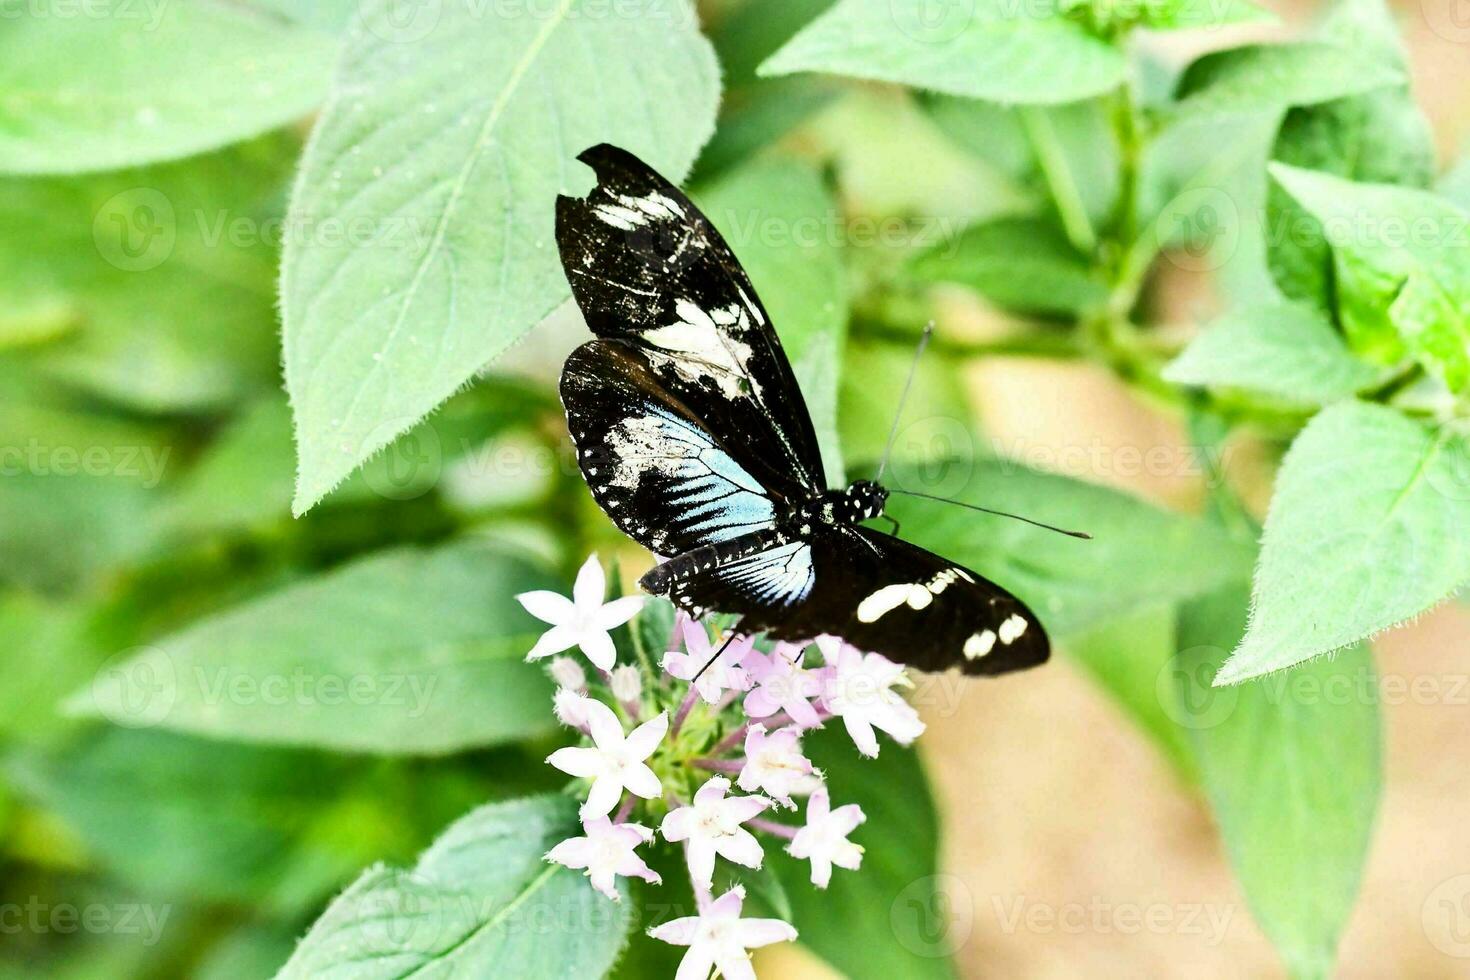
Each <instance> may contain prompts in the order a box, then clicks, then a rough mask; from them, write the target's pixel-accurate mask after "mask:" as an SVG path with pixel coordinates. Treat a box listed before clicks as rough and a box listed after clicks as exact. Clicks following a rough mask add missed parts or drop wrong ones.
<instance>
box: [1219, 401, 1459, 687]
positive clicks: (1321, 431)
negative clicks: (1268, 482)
mask: <svg viewBox="0 0 1470 980" xmlns="http://www.w3.org/2000/svg"><path fill="white" fill-rule="evenodd" d="M1467 522H1470V448H1467V446H1466V444H1465V442H1464V441H1463V440H1462V439H1461V438H1460V437H1458V436H1456V435H1454V434H1453V433H1451V432H1449V431H1447V430H1446V431H1441V432H1438V433H1436V432H1431V431H1429V430H1428V429H1426V428H1425V427H1424V426H1423V425H1421V424H1420V423H1419V422H1416V421H1412V420H1410V419H1406V418H1404V417H1403V416H1401V415H1399V414H1398V413H1397V412H1395V411H1393V410H1392V409H1388V408H1384V407H1382V406H1378V405H1369V404H1364V403H1360V402H1344V403H1341V404H1338V405H1335V406H1333V407H1331V408H1328V409H1326V410H1324V411H1323V412H1321V413H1320V414H1318V415H1317V416H1316V417H1315V418H1314V419H1313V420H1312V421H1311V423H1310V424H1308V426H1307V427H1306V429H1304V430H1303V431H1302V433H1301V434H1300V435H1299V436H1297V439H1296V442H1294V443H1293V444H1292V447H1291V449H1290V451H1289V452H1288V453H1287V454H1286V458H1285V460H1284V461H1283V462H1282V466H1281V472H1280V474H1279V475H1278V477H1277V480H1276V492H1275V495H1274V496H1273V497H1272V500H1271V510H1270V513H1269V515H1268V517H1267V519H1266V530H1265V535H1264V538H1263V539H1262V547H1261V557H1260V562H1259V564H1258V565H1257V567H1256V573H1255V581H1254V587H1253V591H1252V599H1251V602H1252V615H1251V622H1250V628H1249V629H1248V630H1247V631H1246V634H1245V639H1244V640H1242V641H1241V644H1240V646H1239V648H1237V649H1236V651H1235V653H1234V655H1233V656H1231V658H1230V661H1229V662H1228V663H1227V664H1226V665H1225V667H1224V668H1223V669H1222V670H1221V671H1220V673H1219V675H1218V676H1217V677H1216V679H1215V680H1216V683H1220V684H1231V683H1235V682H1237V681H1242V680H1245V679H1246V678H1250V677H1256V676H1258V675H1260V674H1265V673H1269V672H1270V671H1273V670H1280V669H1282V668H1284V667H1290V666H1292V665H1293V664H1298V663H1301V662H1302V661H1304V660H1307V659H1310V658H1311V657H1315V656H1317V655H1319V654H1323V653H1328V652H1331V651H1333V650H1338V649H1341V648H1343V647H1345V646H1348V645H1349V644H1352V643H1356V642H1358V641H1359V640H1362V639H1364V638H1365V637H1368V636H1371V635H1373V634H1375V633H1377V632H1379V631H1381V630H1385V629H1388V628H1389V627H1391V626H1394V625H1396V624H1398V623H1401V622H1403V621H1404V620H1406V619H1408V618H1410V617H1411V616H1416V615H1418V614H1419V613H1421V612H1423V611H1424V610H1426V609H1428V608H1430V607H1431V606H1433V605H1434V604H1435V603H1436V602H1439V601H1440V600H1441V599H1443V598H1445V597H1446V596H1448V595H1449V594H1450V593H1452V592H1454V591H1455V590H1456V589H1458V588H1459V587H1460V586H1461V585H1463V584H1464V583H1465V582H1466V581H1470V549H1466V548H1465V547H1464V529H1465V528H1466V527H1467V526H1470V524H1467Z"/></svg>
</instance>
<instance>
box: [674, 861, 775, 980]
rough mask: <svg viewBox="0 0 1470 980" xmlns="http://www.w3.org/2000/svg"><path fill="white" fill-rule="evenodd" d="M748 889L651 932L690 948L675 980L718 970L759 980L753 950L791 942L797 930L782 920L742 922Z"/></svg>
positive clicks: (730, 979) (731, 978)
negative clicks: (753, 960)
mask: <svg viewBox="0 0 1470 980" xmlns="http://www.w3.org/2000/svg"><path fill="white" fill-rule="evenodd" d="M744 905H745V889H744V888H742V887H740V886H739V885H737V886H735V887H734V888H732V889H730V890H729V891H727V892H725V894H723V895H721V896H720V897H719V898H717V899H715V900H714V901H713V902H710V903H709V905H708V906H707V907H705V908H704V909H701V910H700V913H699V915H698V916H688V917H686V918H682V919H674V920H672V921H670V922H665V923H664V924H663V925H661V926H655V927H653V928H652V929H650V930H648V934H649V935H650V936H652V937H653V938H654V939H658V940H661V941H663V942H666V943H670V944H672V945H674V946H688V947H689V951H688V952H687V953H685V954H684V958H683V959H682V960H680V961H679V969H678V971H677V972H676V973H675V974H674V980H706V978H707V977H708V976H709V975H710V971H711V970H714V969H718V970H719V971H720V976H721V977H722V978H724V980H755V969H754V967H752V966H751V965H750V953H749V952H748V951H749V950H752V949H758V948H760V947H761V946H769V945H771V944H772V943H789V942H791V941H792V940H794V939H795V938H796V930H795V929H794V928H792V927H791V925H790V924H789V923H786V922H782V921H781V920H780V919H742V918H741V917H740V911H741V909H742V907H743V906H744Z"/></svg>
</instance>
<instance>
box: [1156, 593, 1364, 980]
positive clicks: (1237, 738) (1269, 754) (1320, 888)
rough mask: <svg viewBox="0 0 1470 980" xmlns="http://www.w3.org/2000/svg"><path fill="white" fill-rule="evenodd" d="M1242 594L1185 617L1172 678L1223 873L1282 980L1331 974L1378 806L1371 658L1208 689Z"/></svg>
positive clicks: (1349, 654)
mask: <svg viewBox="0 0 1470 980" xmlns="http://www.w3.org/2000/svg"><path fill="white" fill-rule="evenodd" d="M1245 619H1246V589H1245V586H1244V584H1241V585H1240V586H1238V587H1236V588H1231V589H1226V590H1223V591H1222V592H1220V593H1218V594H1216V595H1214V596H1210V597H1208V598H1206V599H1202V600H1199V601H1197V602H1194V603H1190V604H1188V605H1186V606H1185V607H1184V610H1183V612H1182V614H1181V617H1180V622H1179V646H1180V650H1181V652H1180V654H1179V657H1178V660H1177V661H1176V665H1177V668H1178V669H1177V670H1176V671H1175V675H1174V676H1175V679H1176V682H1177V684H1178V685H1179V687H1178V693H1179V697H1180V699H1181V701H1182V702H1183V703H1185V704H1187V705H1192V706H1195V707H1196V708H1198V709H1199V710H1198V713H1197V714H1195V715H1194V716H1193V717H1192V720H1190V721H1189V722H1188V723H1187V727H1188V728H1189V730H1190V736H1191V738H1190V744H1191V746H1192V748H1193V751H1194V756H1195V759H1196V762H1197V764H1198V766H1199V770H1200V773H1201V776H1202V780H1203V783H1204V786H1205V790H1206V792H1207V793H1208V795H1209V798H1210V805H1211V809H1212V810H1213V811H1214V814H1215V818H1216V820H1218V821H1219V824H1220V831H1221V834H1222V835H1223V836H1224V838H1225V847H1226V850H1227V851H1228V853H1229V855H1230V864H1231V867H1232V868H1233V869H1234V871H1235V875H1236V877H1237V878H1238V879H1239V881H1240V885H1241V888H1242V890H1243V891H1244V892H1245V895H1246V898H1247V900H1248V901H1249V902H1250V907H1251V911H1252V913H1253V914H1254V916H1255V919H1256V921H1257V922H1258V923H1259V924H1260V926H1261V929H1262V931H1264V932H1265V933H1266V935H1267V936H1269V937H1270V939H1271V942H1272V943H1273V944H1274V945H1275V947H1276V949H1277V951H1278V952H1279V953H1280V954H1281V957H1282V959H1283V960H1284V961H1285V962H1286V965H1287V967H1288V969H1289V970H1290V971H1291V974H1292V976H1294V977H1298V978H1318V977H1326V976H1328V975H1330V974H1331V972H1332V967H1333V961H1334V959H1335V957H1336V951H1337V943H1338V938H1339V936H1340V935H1341V933H1342V930H1343V927H1344V926H1345V925H1346V924H1347V919H1348V915H1349V913H1350V912H1351V911H1352V908H1353V903H1354V899H1355V897H1356V895H1357V891H1358V883H1359V881H1360V880H1361V878H1362V874H1363V865H1364V862H1365V860H1366V858H1367V852H1368V843H1369V840H1370V839H1371V835H1372V830H1373V820H1374V815H1375V812H1376V811H1377V809H1378V800H1379V797H1380V796H1381V795H1382V776H1381V769H1382V747H1381V738H1380V734H1379V727H1380V723H1379V717H1378V714H1379V712H1378V696H1377V694H1378V692H1377V688H1376V680H1377V678H1376V675H1375V673H1374V670H1373V660H1372V657H1371V656H1370V655H1369V652H1368V650H1367V648H1366V647H1364V646H1361V645H1358V646H1353V647H1351V648H1349V649H1347V650H1345V651H1343V653H1342V654H1341V655H1340V656H1338V657H1336V658H1333V659H1331V660H1328V659H1322V660H1318V661H1316V662H1314V663H1312V664H1309V665H1306V666H1303V667H1300V668H1297V669H1295V670H1291V671H1288V672H1286V673H1283V674H1279V675H1276V676H1274V677H1270V678H1264V679H1262V680H1259V681H1256V682H1253V683H1250V684H1245V685H1242V686H1240V687H1238V688H1230V689H1229V690H1228V691H1211V690H1210V688H1209V687H1208V684H1209V680H1208V678H1209V675H1210V673H1211V672H1213V671H1214V670H1216V669H1217V668H1218V667H1219V665H1220V663H1221V662H1222V661H1223V659H1224V657H1225V651H1227V650H1229V649H1230V648H1231V647H1232V646H1233V645H1234V644H1235V643H1236V641H1237V640H1238V639H1239V638H1240V635H1241V632H1242V631H1243V629H1244V627H1245Z"/></svg>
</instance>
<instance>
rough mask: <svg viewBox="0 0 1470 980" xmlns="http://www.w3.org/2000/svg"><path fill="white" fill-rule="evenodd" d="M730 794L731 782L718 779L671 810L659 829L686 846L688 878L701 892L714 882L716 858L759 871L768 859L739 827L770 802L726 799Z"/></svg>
mask: <svg viewBox="0 0 1470 980" xmlns="http://www.w3.org/2000/svg"><path fill="white" fill-rule="evenodd" d="M729 790H730V780H728V779H726V778H725V777H724V776H715V777H714V778H712V779H711V780H710V781H709V782H707V783H705V784H704V785H703V786H701V787H700V788H699V791H698V792H697V793H695V794H694V802H693V803H690V804H689V805H688V806H681V807H679V808H678V809H676V810H671V811H670V812H669V813H668V815H667V816H665V817H664V822H663V825H662V826H661V827H660V830H662V831H663V835H664V838H665V839H666V840H670V841H684V842H685V848H686V849H687V851H688V858H689V876H690V878H692V879H693V880H694V883H695V884H696V885H699V886H700V887H702V888H709V887H710V885H711V884H712V883H713V881H714V873H715V856H716V855H719V856H720V857H722V858H724V859H725V860H727V861H734V862H735V863H736V864H743V865H744V866H745V867H747V868H759V867H760V866H761V862H762V861H763V860H764V859H765V852H763V851H762V850H761V845H760V842H759V841H757V840H756V839H755V837H754V835H752V834H751V832H750V831H748V830H746V829H745V828H744V827H742V826H740V825H741V824H743V823H745V821H747V820H749V819H750V818H752V817H754V816H756V815H757V814H759V813H762V812H763V811H765V810H766V809H767V808H768V807H770V805H771V801H770V800H768V799H766V798H765V797H764V796H731V797H726V795H725V794H726V793H727V792H729Z"/></svg>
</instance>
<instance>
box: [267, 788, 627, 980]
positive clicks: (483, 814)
mask: <svg viewBox="0 0 1470 980" xmlns="http://www.w3.org/2000/svg"><path fill="white" fill-rule="evenodd" d="M577 833H578V825H577V817H576V804H575V803H574V802H573V801H572V800H570V799H566V798H561V797H550V796H543V797H533V798H530V799H525V800H517V801H514V802H510V803H496V804H491V805H489V806H483V807H480V808H479V809H478V810H474V811H471V812H470V813H469V814H467V815H465V816H464V817H462V818H461V819H460V820H458V821H456V822H455V823H454V824H453V825H451V826H450V827H449V829H448V830H446V831H445V832H444V833H443V835H441V836H440V837H439V839H438V840H436V841H435V842H434V844H433V846H432V847H430V848H429V849H428V850H426V851H425V852H424V853H423V854H422V855H420V857H419V859H418V862H417V863H416V864H415V865H414V866H413V868H412V869H411V870H404V869H397V868H389V867H383V866H378V867H374V868H370V869H368V870H367V871H365V872H363V875H362V877H360V878H358V879H357V881H355V882H353V884H352V885H351V886H350V887H349V888H348V889H347V890H346V891H345V892H343V893H342V894H341V895H339V896H338V897H337V898H336V900H335V901H333V902H332V904H331V905H330V906H328V908H327V910H326V912H324V913H323V914H322V917H321V918H320V919H318V920H317V921H316V923H315V924H314V925H313V926H312V927H311V931H310V932H308V933H307V934H306V937H305V938H304V939H302V940H301V945H300V946H298V947H297V948H296V952H295V953H294V954H293V955H292V957H291V959H290V961H289V962H287V963H286V965H285V967H283V968H282V970H281V972H280V973H277V974H276V977H277V980H293V978H297V977H313V978H314V977H322V976H332V977H340V978H342V980H380V978H381V980H388V978H399V977H409V976H442V977H449V976H461V975H467V976H515V977H521V978H525V980H541V978H545V980H554V978H562V977H599V976H602V975H603V974H604V973H606V972H607V971H608V970H609V969H610V968H611V967H612V965H613V961H614V960H615V959H616V957H617V954H618V951H619V949H621V947H622V945H623V943H624V941H625V936H626V935H627V931H628V927H629V925H630V917H629V912H628V910H627V908H626V906H627V904H628V903H627V902H626V901H625V902H622V903H620V904H615V903H613V902H611V901H609V900H608V899H607V898H605V897H604V896H602V895H599V894H598V893H597V892H595V891H593V890H592V886H591V885H590V884H588V882H587V880H586V878H584V877H583V876H582V875H581V874H580V873H579V872H576V871H571V870H569V869H567V868H564V867H561V866H560V865H556V864H549V863H547V862H546V861H545V860H543V858H542V855H544V854H545V853H546V852H547V851H548V850H550V849H551V848H552V847H553V846H555V845H556V844H557V843H559V842H560V841H561V840H563V839H565V838H567V837H573V836H576V835H577Z"/></svg>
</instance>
